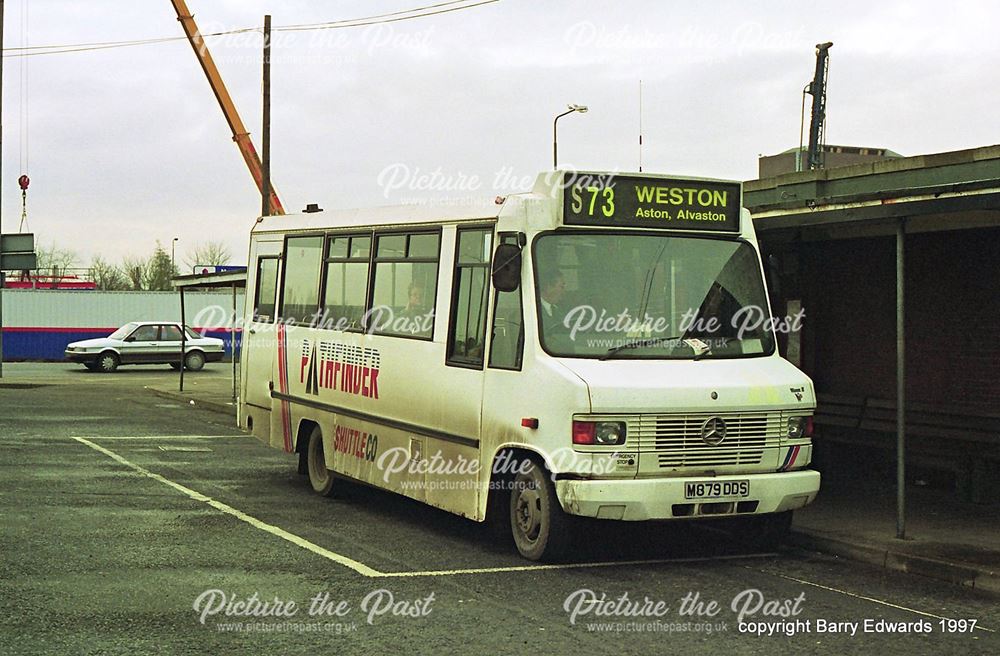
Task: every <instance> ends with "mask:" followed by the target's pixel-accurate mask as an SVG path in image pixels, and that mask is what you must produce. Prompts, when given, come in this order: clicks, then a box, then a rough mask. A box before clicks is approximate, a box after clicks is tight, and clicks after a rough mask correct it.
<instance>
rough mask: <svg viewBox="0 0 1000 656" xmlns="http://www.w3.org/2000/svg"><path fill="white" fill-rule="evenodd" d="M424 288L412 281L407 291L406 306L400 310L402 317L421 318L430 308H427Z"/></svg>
mask: <svg viewBox="0 0 1000 656" xmlns="http://www.w3.org/2000/svg"><path fill="white" fill-rule="evenodd" d="M426 297H427V295H426V293H425V291H424V286H423V285H421V284H420V282H418V281H416V280H414V281H413V282H411V283H410V287H409V289H408V290H407V300H406V306H405V307H404V308H403V309H402V310H401V314H402V315H403V316H404V317H422V316H424V315H425V314H427V312H428V310H429V309H430V308H428V307H427V301H426Z"/></svg>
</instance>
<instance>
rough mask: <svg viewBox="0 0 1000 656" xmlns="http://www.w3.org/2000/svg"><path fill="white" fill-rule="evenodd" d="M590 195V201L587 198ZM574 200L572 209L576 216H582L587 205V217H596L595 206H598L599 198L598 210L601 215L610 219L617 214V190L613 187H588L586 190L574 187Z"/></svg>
mask: <svg viewBox="0 0 1000 656" xmlns="http://www.w3.org/2000/svg"><path fill="white" fill-rule="evenodd" d="M588 194H589V199H588V198H587V195H588ZM572 198H573V203H572V205H571V209H572V211H573V213H574V214H582V213H583V208H584V205H587V216H594V209H595V206H598V198H600V205H599V206H598V208H599V209H600V210H601V214H603V215H604V216H606V217H608V218H611V217H612V216H614V214H615V190H614V188H612V187H603V188H602V187H587V188H586V189H583V188H581V187H573V191H572ZM588 201H589V202H588Z"/></svg>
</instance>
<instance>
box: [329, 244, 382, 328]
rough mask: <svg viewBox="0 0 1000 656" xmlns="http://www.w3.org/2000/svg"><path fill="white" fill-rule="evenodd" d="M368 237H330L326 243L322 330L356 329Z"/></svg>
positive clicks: (365, 290)
mask: <svg viewBox="0 0 1000 656" xmlns="http://www.w3.org/2000/svg"><path fill="white" fill-rule="evenodd" d="M371 243H372V237H371V234H370V233H369V234H364V235H334V236H331V237H330V239H329V241H328V242H327V252H326V279H325V281H324V284H323V289H324V292H323V310H324V316H323V322H324V325H323V326H322V327H323V328H329V329H332V330H360V329H361V321H362V318H363V317H364V313H365V299H367V298H368V258H369V254H370V252H371Z"/></svg>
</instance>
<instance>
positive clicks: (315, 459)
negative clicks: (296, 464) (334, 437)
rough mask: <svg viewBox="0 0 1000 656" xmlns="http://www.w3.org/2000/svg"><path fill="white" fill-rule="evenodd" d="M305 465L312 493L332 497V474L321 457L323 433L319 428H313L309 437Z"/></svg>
mask: <svg viewBox="0 0 1000 656" xmlns="http://www.w3.org/2000/svg"><path fill="white" fill-rule="evenodd" d="M306 463H307V466H308V469H309V484H310V485H312V489H313V491H314V492H316V493H317V494H320V495H322V496H324V497H330V496H333V472H331V471H330V470H329V469H327V468H326V458H325V457H324V456H323V431H321V430H320V428H319V426H315V427H313V429H312V433H310V435H309V446H308V447H307V451H306Z"/></svg>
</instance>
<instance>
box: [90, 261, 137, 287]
mask: <svg viewBox="0 0 1000 656" xmlns="http://www.w3.org/2000/svg"><path fill="white" fill-rule="evenodd" d="M90 275H91V277H92V278H93V280H94V283H95V284H96V285H97V288H98V289H101V290H104V291H122V290H126V289H131V288H132V284H131V282H130V281H129V279H128V276H126V275H125V273H124V272H123V271H122V270H121V269H120V268H118V267H116V266H115V265H113V264H111V263H110V262H105V261H104V259H103V258H102V257H101V256H100V255H96V256H94V259H93V260H92V261H91V263H90Z"/></svg>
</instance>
